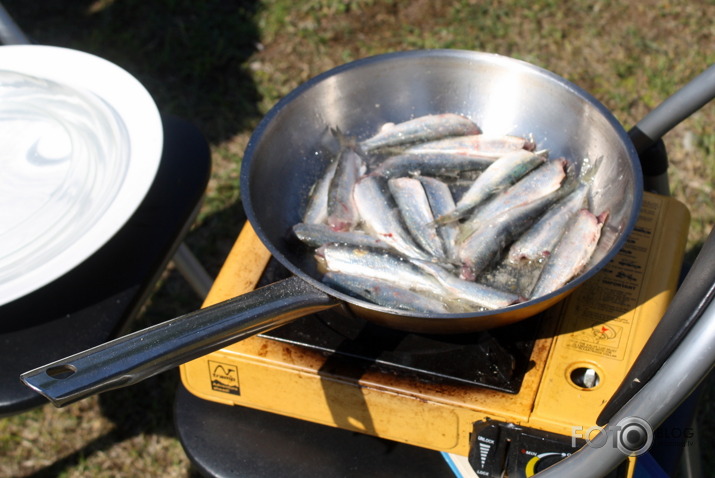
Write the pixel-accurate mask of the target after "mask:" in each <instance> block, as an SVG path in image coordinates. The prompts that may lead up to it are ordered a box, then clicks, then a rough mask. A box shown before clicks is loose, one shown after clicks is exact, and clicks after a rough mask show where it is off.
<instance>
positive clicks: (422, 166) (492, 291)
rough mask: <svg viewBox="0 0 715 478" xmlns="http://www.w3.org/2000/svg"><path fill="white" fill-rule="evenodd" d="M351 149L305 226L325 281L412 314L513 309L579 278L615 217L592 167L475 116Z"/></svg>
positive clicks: (320, 189)
mask: <svg viewBox="0 0 715 478" xmlns="http://www.w3.org/2000/svg"><path fill="white" fill-rule="evenodd" d="M334 134H335V136H336V138H337V139H338V142H339V144H340V147H339V151H338V152H337V154H335V156H334V158H333V159H332V161H331V162H330V163H329V164H328V166H327V168H326V170H325V172H324V173H323V175H322V177H321V178H320V179H319V180H318V181H317V182H316V183H315V185H314V186H313V188H312V190H311V192H310V196H309V198H308V201H307V206H306V210H305V213H304V216H303V220H302V222H301V223H299V224H296V225H295V226H294V228H293V232H294V233H295V235H296V237H297V238H298V239H300V240H301V241H302V242H304V243H305V244H307V245H309V246H310V247H313V248H315V258H316V260H317V261H318V264H319V266H320V268H321V271H323V272H324V278H323V280H324V282H326V283H327V284H328V285H330V286H331V287H332V288H334V289H336V290H341V291H344V292H345V293H348V294H350V295H353V296H356V297H359V298H362V299H365V300H368V301H371V302H374V303H376V304H379V305H382V306H385V307H390V308H394V309H400V310H414V311H419V312H429V313H432V312H437V313H460V312H477V311H482V310H493V309H501V308H504V307H508V306H510V305H513V304H516V303H519V302H523V301H525V300H527V299H531V298H537V297H540V296H542V295H544V294H548V293H550V292H552V291H554V290H556V289H558V288H560V287H561V286H563V285H564V284H566V283H567V282H568V281H570V280H572V279H573V278H574V277H576V276H577V275H578V274H579V273H580V272H582V270H583V269H584V267H585V266H586V264H588V262H589V259H590V257H591V255H592V254H593V251H594V249H595V247H596V244H597V243H598V240H599V237H600V231H601V228H602V226H603V223H604V222H605V220H606V217H607V214H606V213H602V214H600V215H595V214H594V213H592V212H591V211H590V210H589V208H588V200H587V198H588V189H589V182H588V179H587V176H588V175H587V174H584V173H585V169H586V168H582V171H581V172H580V174H576V172H575V170H574V168H573V165H572V164H571V163H570V162H569V161H568V160H566V159H565V158H549V154H548V151H538V150H536V144H535V143H534V142H533V141H532V140H530V139H527V138H522V137H517V136H489V135H485V134H482V132H481V130H480V128H479V127H478V126H477V125H476V124H475V123H474V122H473V121H471V120H470V119H469V118H466V117H464V116H461V115H457V114H441V115H428V116H422V117H418V118H415V119H413V120H409V121H406V122H404V123H399V124H386V125H385V126H383V127H382V128H381V130H380V131H379V132H378V133H377V134H375V135H374V136H372V137H370V138H368V139H365V140H363V141H358V140H357V139H355V138H348V137H345V136H343V135H342V134H341V133H340V131H334Z"/></svg>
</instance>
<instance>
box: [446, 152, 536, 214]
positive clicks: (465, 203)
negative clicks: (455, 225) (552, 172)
mask: <svg viewBox="0 0 715 478" xmlns="http://www.w3.org/2000/svg"><path fill="white" fill-rule="evenodd" d="M546 156H547V155H546V154H545V153H544V152H539V153H533V152H531V151H526V150H523V149H521V150H518V151H515V152H512V153H508V154H506V155H504V156H502V157H500V158H499V159H497V160H496V161H494V162H493V163H492V165H491V166H489V167H488V168H487V169H485V170H484V172H483V173H482V174H481V175H480V176H479V177H478V178H477V179H476V181H474V183H473V184H472V186H471V187H470V188H469V190H467V192H466V193H464V195H463V196H462V197H461V198H460V200H459V201H458V202H457V206H456V208H455V209H454V210H453V211H452V212H450V213H448V214H445V215H443V216H441V217H438V218H437V223H438V224H445V223H447V222H449V221H456V220H457V219H459V218H461V217H463V216H464V215H466V214H468V213H469V211H471V210H472V209H474V208H475V207H476V206H477V205H479V204H480V203H481V202H483V201H484V200H486V199H488V198H489V197H491V196H492V195H493V194H495V193H497V192H498V191H501V190H502V189H504V188H505V187H507V186H509V185H511V184H513V183H514V182H516V181H518V180H519V179H520V178H521V177H522V176H524V175H525V174H526V173H528V172H529V171H531V170H532V169H534V168H535V167H536V166H538V165H540V164H542V163H544V162H545V161H546Z"/></svg>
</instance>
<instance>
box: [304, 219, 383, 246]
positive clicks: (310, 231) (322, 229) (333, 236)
mask: <svg viewBox="0 0 715 478" xmlns="http://www.w3.org/2000/svg"><path fill="white" fill-rule="evenodd" d="M293 233H294V234H295V236H296V237H297V238H298V239H299V240H300V241H301V242H303V243H304V244H306V245H308V246H311V247H320V246H322V245H323V244H328V243H338V244H346V245H351V246H357V247H374V248H380V249H389V248H391V247H390V245H389V244H387V243H386V242H384V241H381V240H380V239H378V238H376V237H373V236H371V235H370V234H368V233H366V232H362V231H357V230H354V231H335V230H333V229H332V228H331V227H330V226H328V225H327V224H306V223H303V222H299V223H298V224H295V225H294V226H293Z"/></svg>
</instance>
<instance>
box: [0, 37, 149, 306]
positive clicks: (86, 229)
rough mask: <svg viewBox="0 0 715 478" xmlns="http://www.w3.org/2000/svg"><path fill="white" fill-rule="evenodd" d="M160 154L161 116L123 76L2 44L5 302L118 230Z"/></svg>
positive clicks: (64, 54) (95, 61)
mask: <svg viewBox="0 0 715 478" xmlns="http://www.w3.org/2000/svg"><path fill="white" fill-rule="evenodd" d="M162 147H163V130H162V123H161V118H160V116H159V111H158V110H157V107H156V105H155V103H154V101H153V100H152V98H151V96H150V95H149V93H148V92H147V91H146V89H145V88H144V87H143V86H142V85H141V84H140V83H139V82H138V81H137V80H136V79H135V78H134V77H133V76H131V75H130V74H129V73H127V72H126V71H125V70H123V69H121V68H119V67H118V66H116V65H114V64H113V63H110V62H108V61H106V60H103V59H101V58H99V57H96V56H94V55H90V54H88V53H83V52H80V51H77V50H70V49H66V48H59V47H51V46H39V45H18V46H15V45H13V46H0V305H2V304H5V303H7V302H10V301H12V300H14V299H17V298H19V297H22V296H24V295H27V294H28V293H30V292H32V291H34V290H36V289H38V288H40V287H42V286H44V285H46V284H48V283H50V282H52V281H53V280H55V279H57V278H58V277H60V276H62V275H63V274H65V273H66V272H68V271H70V270H71V269H73V268H74V267H76V266H77V265H79V264H80V263H82V262H83V261H84V260H86V259H87V258H88V257H89V256H90V255H92V254H93V253H94V252H96V251H97V250H98V249H99V248H100V247H102V246H103V245H104V244H105V243H106V242H107V241H108V240H109V239H110V238H111V237H112V236H113V235H114V234H115V233H116V232H117V231H119V229H121V228H122V227H123V226H124V224H125V223H126V221H127V220H128V219H129V218H130V217H131V215H132V214H133V213H134V211H135V210H136V209H137V207H138V206H139V204H140V203H141V201H142V200H143V199H144V197H145V196H146V193H147V192H148V190H149V188H150V186H151V184H152V182H153V180H154V177H155V176H156V171H157V169H158V167H159V162H160V160H161V152H162ZM111 273H112V272H111V271H107V274H108V275H111ZM98 280H101V278H98ZM77 293H80V294H81V293H82V292H81V291H78V292H77Z"/></svg>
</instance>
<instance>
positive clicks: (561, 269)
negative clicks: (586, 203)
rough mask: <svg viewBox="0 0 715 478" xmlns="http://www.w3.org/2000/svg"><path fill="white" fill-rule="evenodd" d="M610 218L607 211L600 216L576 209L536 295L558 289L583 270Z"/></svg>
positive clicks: (543, 274)
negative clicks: (604, 225)
mask: <svg viewBox="0 0 715 478" xmlns="http://www.w3.org/2000/svg"><path fill="white" fill-rule="evenodd" d="M607 218H608V213H606V212H604V213H601V214H600V215H598V216H596V215H594V214H593V213H592V212H591V211H589V210H588V209H580V210H579V211H578V212H577V213H576V216H575V217H574V219H573V221H572V222H570V223H569V224H568V226H567V229H566V232H565V233H564V235H563V236H562V237H561V240H560V241H559V243H558V244H557V246H556V248H555V249H554V251H553V253H552V254H551V255H550V256H549V260H548V261H547V262H546V265H545V266H544V269H543V270H542V271H541V275H540V276H539V280H538V281H537V282H536V285H535V286H534V290H533V291H532V292H531V297H532V298H537V297H541V296H543V295H546V294H549V293H551V292H553V291H555V290H556V289H558V288H560V287H562V286H564V285H565V284H566V283H567V282H569V281H570V280H571V279H573V278H574V277H576V276H577V275H579V274H580V273H581V272H582V271H583V269H584V268H585V267H586V265H587V264H588V262H589V261H590V260H591V256H592V255H593V251H594V250H596V246H597V245H598V240H599V239H600V237H601V229H602V228H603V224H604V223H605V221H606V219H607Z"/></svg>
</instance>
